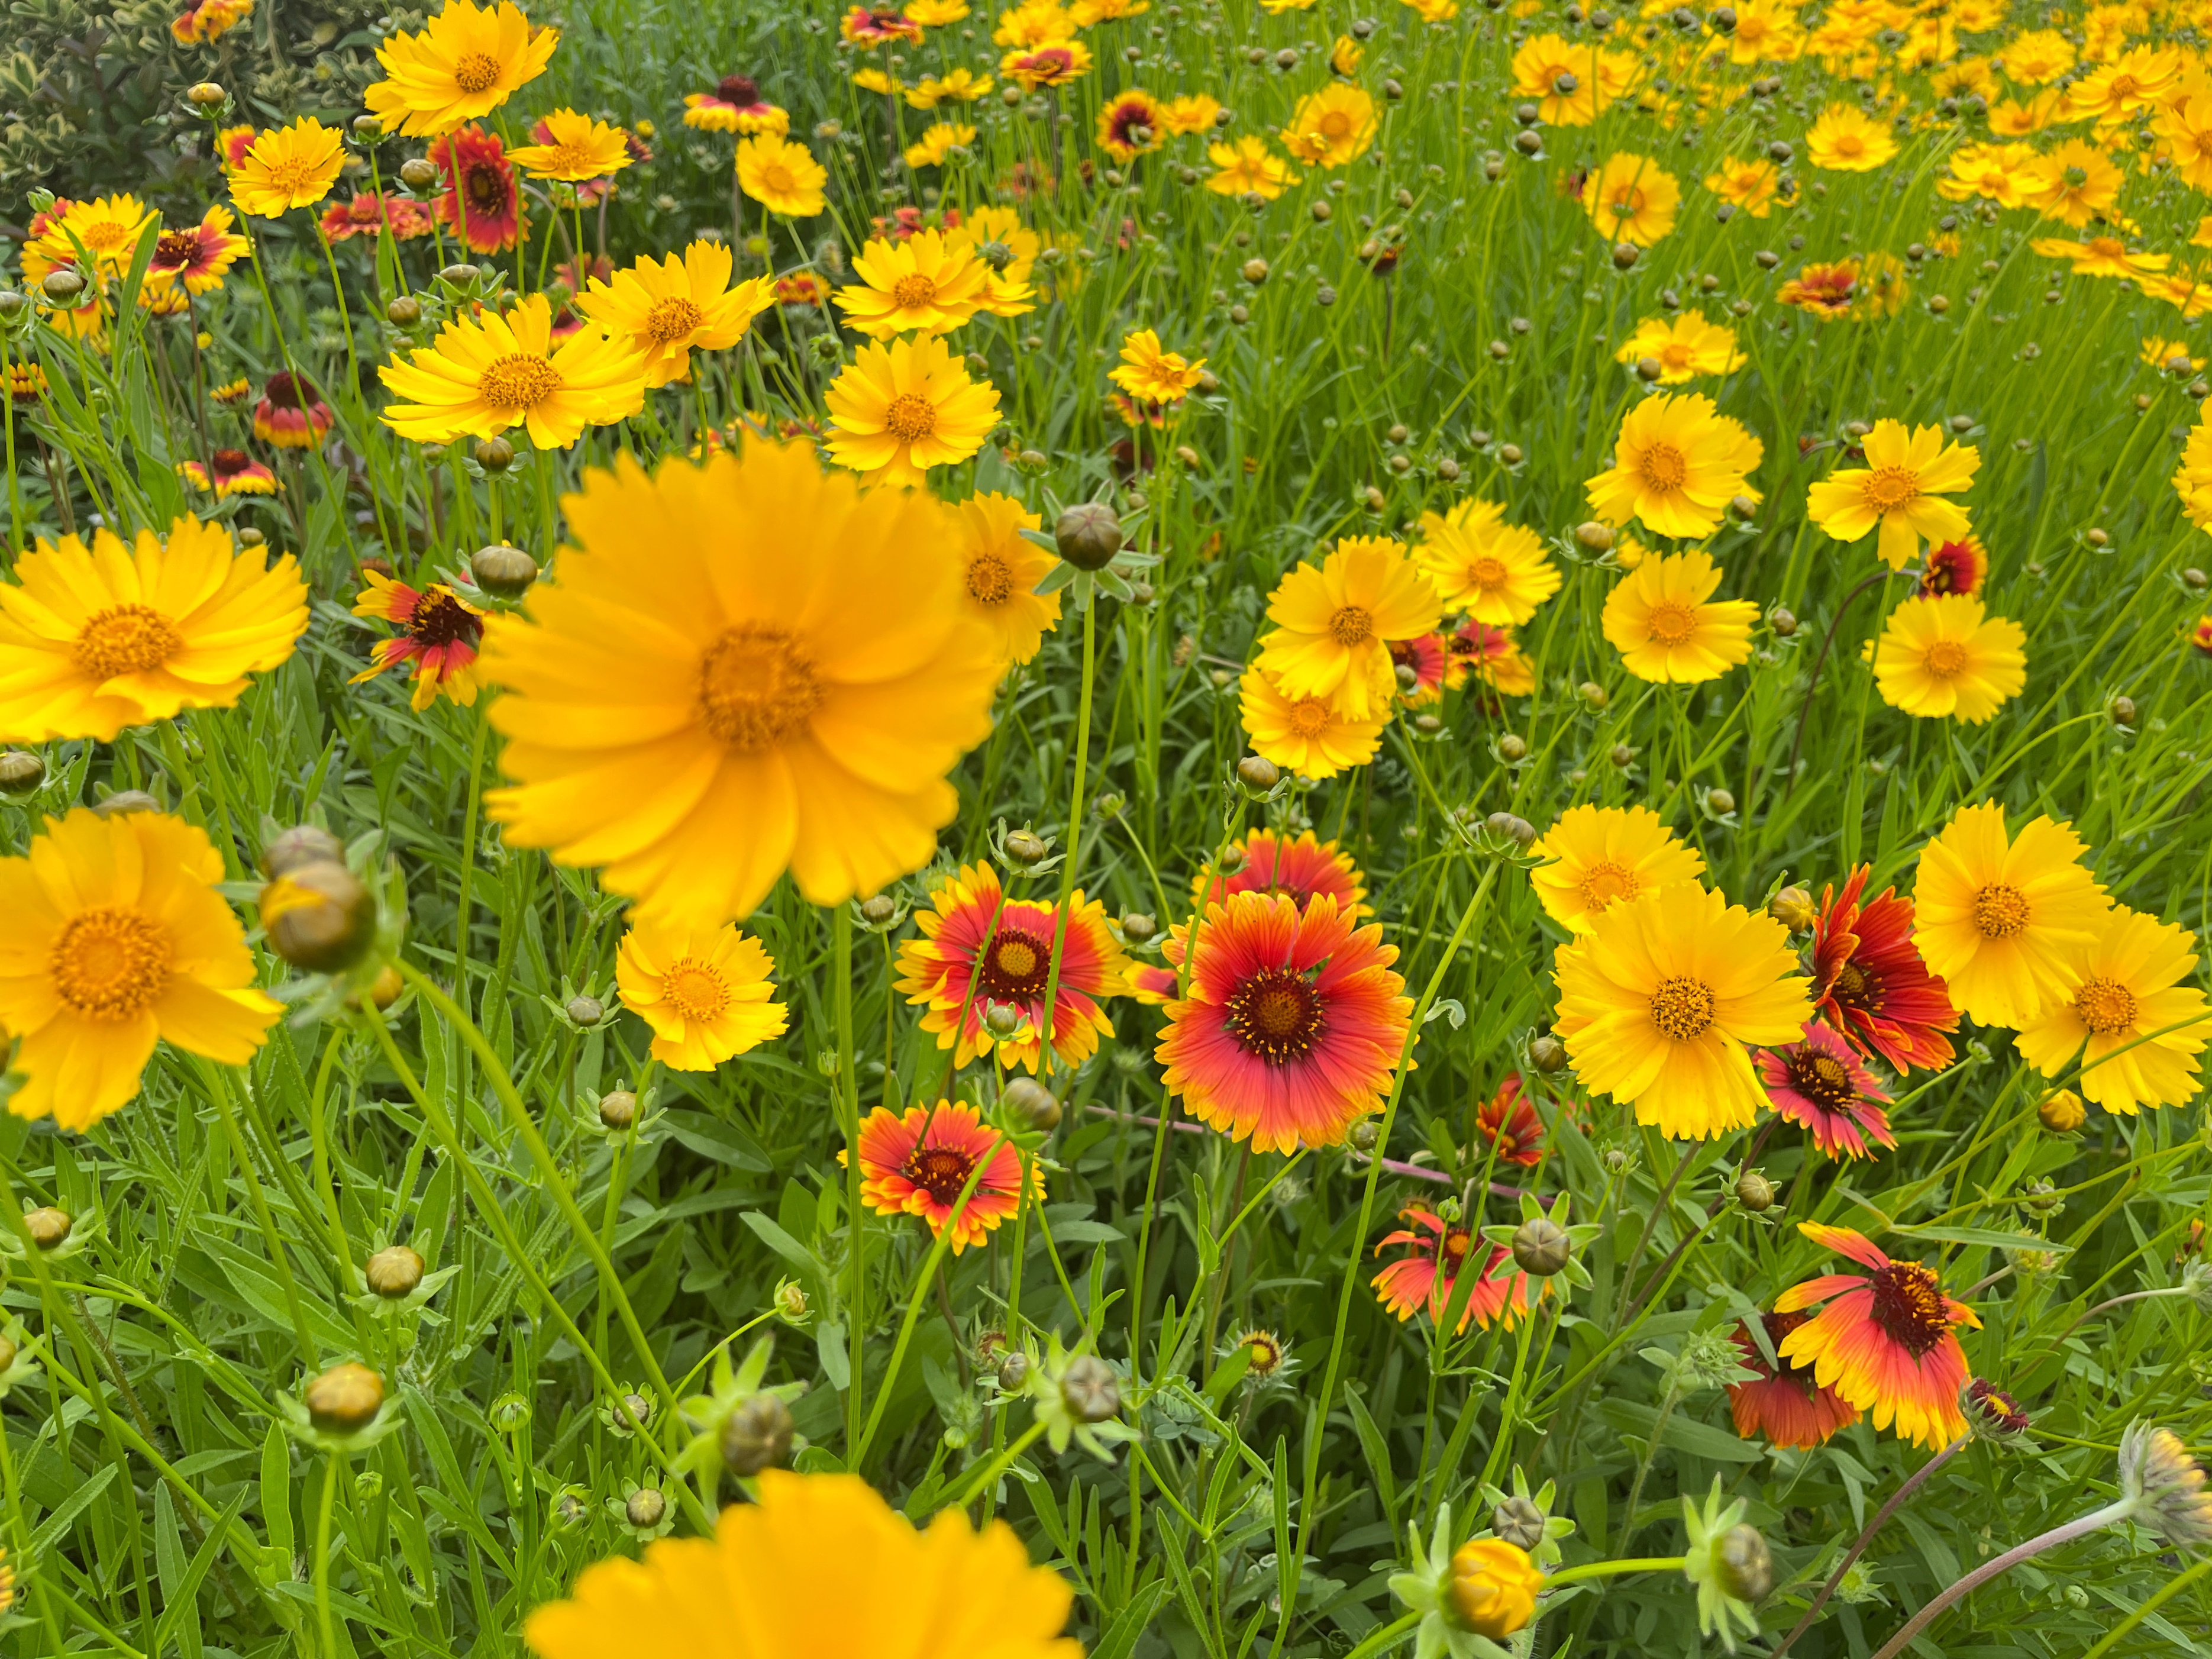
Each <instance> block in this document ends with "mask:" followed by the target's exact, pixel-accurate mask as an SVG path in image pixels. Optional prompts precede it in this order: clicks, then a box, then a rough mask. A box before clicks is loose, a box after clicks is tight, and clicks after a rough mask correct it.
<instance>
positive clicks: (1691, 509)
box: [1583, 392, 1766, 537]
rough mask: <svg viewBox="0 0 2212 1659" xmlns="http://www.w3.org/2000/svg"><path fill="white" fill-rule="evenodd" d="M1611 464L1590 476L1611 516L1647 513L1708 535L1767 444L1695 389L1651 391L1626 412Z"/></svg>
mask: <svg viewBox="0 0 2212 1659" xmlns="http://www.w3.org/2000/svg"><path fill="white" fill-rule="evenodd" d="M1765 455H1766V446H1765V445H1764V444H1762V443H1761V442H1759V440H1758V439H1756V438H1754V437H1753V436H1752V435H1751V434H1750V433H1748V432H1747V431H1746V430H1745V429H1744V428H1743V426H1742V423H1741V422H1737V421H1735V420H1731V419H1730V418H1729V416H1725V415H1723V414H1722V413H1720V412H1719V410H1717V409H1716V408H1715V407H1714V406H1713V400H1712V399H1711V398H1706V397H1702V396H1699V394H1697V393H1694V392H1692V393H1688V394H1686V395H1684V396H1680V397H1674V396H1669V395H1667V394H1665V393H1661V394H1659V395H1656V396H1654V397H1650V398H1645V399H1644V401H1643V402H1642V403H1640V404H1637V406H1636V407H1635V408H1633V409H1632V410H1629V411H1628V413H1627V414H1626V415H1625V416H1622V417H1621V422H1620V437H1619V438H1618V439H1616V440H1615V441H1614V443H1613V465H1612V467H1611V468H1610V469H1608V470H1607V471H1603V472H1601V473H1599V474H1598V475H1597V476H1596V477H1594V478H1592V479H1590V480H1589V482H1588V483H1586V484H1585V485H1584V486H1583V488H1584V489H1587V490H1588V491H1589V503H1590V508H1591V510H1592V511H1593V512H1595V513H1596V514H1597V516H1598V517H1599V518H1601V519H1603V520H1606V521H1607V522H1608V523H1611V524H1623V523H1626V521H1627V520H1630V519H1640V520H1643V523H1644V528H1645V529H1647V530H1649V531H1650V532H1652V533H1653V534H1654V535H1659V536H1684V537H1691V536H1708V535H1711V533H1712V532H1714V531H1715V530H1716V529H1717V528H1718V527H1719V526H1720V521H1721V514H1722V513H1723V512H1724V511H1725V510H1726V509H1727V507H1728V505H1729V502H1730V501H1733V500H1734V499H1735V497H1736V496H1738V495H1747V496H1749V497H1750V498H1751V499H1752V500H1753V501H1757V500H1758V499H1759V496H1758V494H1757V492H1756V491H1753V490H1751V489H1747V488H1746V487H1745V483H1744V481H1745V479H1746V478H1747V477H1750V475H1751V473H1752V471H1753V469H1754V468H1756V467H1757V466H1758V465H1759V462H1760V461H1761V460H1763V459H1765Z"/></svg>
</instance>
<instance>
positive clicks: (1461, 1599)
mask: <svg viewBox="0 0 2212 1659" xmlns="http://www.w3.org/2000/svg"><path fill="white" fill-rule="evenodd" d="M1543 1585H1544V1575H1543V1574H1542V1573H1541V1572H1539V1571H1536V1564H1535V1563H1534V1561H1531V1560H1530V1559H1528V1551H1526V1550H1524V1549H1522V1547H1520V1546H1519V1545H1517V1544H1510V1543H1508V1542H1507V1541H1505V1540H1504V1539H1503V1538H1475V1539H1470V1540H1469V1541H1468V1542H1466V1543H1464V1544H1462V1545H1461V1546H1460V1547H1459V1548H1458V1549H1457V1550H1456V1551H1455V1552H1454V1553H1453V1555H1452V1559H1451V1577H1450V1579H1449V1582H1448V1583H1446V1585H1445V1586H1444V1596H1443V1614H1444V1617H1445V1619H1446V1620H1448V1621H1449V1622H1450V1623H1452V1624H1455V1625H1456V1626H1459V1627H1460V1628H1461V1629H1462V1630H1465V1631H1472V1632H1474V1634H1475V1635H1477V1636H1486V1637H1488V1638H1491V1639H1492V1641H1496V1640H1498V1638H1501V1637H1507V1636H1510V1635H1512V1634H1513V1633H1514V1632H1516V1631H1518V1630H1522V1629H1525V1628H1526V1627H1527V1626H1528V1621H1529V1620H1531V1619H1533V1618H1534V1617H1535V1616H1536V1592H1537V1591H1538V1590H1540V1589H1542V1588H1543Z"/></svg>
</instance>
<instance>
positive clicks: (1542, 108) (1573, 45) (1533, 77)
mask: <svg viewBox="0 0 2212 1659" xmlns="http://www.w3.org/2000/svg"><path fill="white" fill-rule="evenodd" d="M1512 71H1513V95H1514V96H1515V97H1516V98H1526V99H1534V100H1535V104H1536V117H1537V119H1539V120H1541V122H1543V123H1544V125H1547V126H1554V127H1586V126H1588V125H1589V124H1590V123H1591V122H1593V121H1595V120H1596V119H1597V118H1598V117H1599V116H1601V115H1602V114H1604V113H1605V112H1606V111H1607V109H1608V108H1610V107H1611V106H1612V105H1613V100H1615V99H1616V98H1618V97H1620V95H1621V94H1623V93H1625V92H1626V91H1627V90H1628V84H1629V81H1630V78H1631V76H1632V74H1633V70H1632V67H1631V66H1629V65H1626V64H1623V63H1621V62H1620V58H1619V54H1617V53H1614V52H1607V51H1606V50H1604V49H1603V48H1601V47H1599V46H1595V45H1592V44H1590V43H1589V42H1587V41H1584V42H1577V41H1572V40H1567V39H1566V38H1565V36H1563V35H1559V34H1539V35H1535V36H1534V37H1532V38H1531V39H1529V40H1524V41H1522V43H1521V45H1520V46H1518V47H1517V48H1516V49H1515V51H1514V53H1513V64H1512Z"/></svg>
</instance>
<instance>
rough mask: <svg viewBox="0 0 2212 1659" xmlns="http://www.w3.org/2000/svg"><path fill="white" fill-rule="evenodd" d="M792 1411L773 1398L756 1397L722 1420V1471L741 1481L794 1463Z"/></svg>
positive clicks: (743, 1402)
mask: <svg viewBox="0 0 2212 1659" xmlns="http://www.w3.org/2000/svg"><path fill="white" fill-rule="evenodd" d="M795 1433H797V1430H796V1429H795V1428H794V1427H793V1424H792V1421H791V1407H788V1406H787V1405H785V1404H784V1403H783V1401H781V1400H779V1399H777V1398H776V1396H775V1395H772V1394H757V1395H751V1396H750V1397H749V1398H747V1399H745V1400H744V1401H740V1402H739V1403H738V1408H737V1410H735V1411H733V1412H732V1413H730V1414H729V1415H728V1416H727V1417H726V1418H724V1419H722V1441H721V1443H722V1467H723V1468H726V1469H727V1470H729V1472H730V1473H731V1474H734V1475H736V1476H737V1477H738V1479H739V1480H750V1479H751V1478H752V1477H753V1476H754V1475H757V1474H759V1473H760V1472H761V1471H762V1470H763V1469H775V1468H782V1467H783V1466H784V1465H785V1464H787V1463H788V1462H791V1441H792V1437H793V1435H794V1434H795Z"/></svg>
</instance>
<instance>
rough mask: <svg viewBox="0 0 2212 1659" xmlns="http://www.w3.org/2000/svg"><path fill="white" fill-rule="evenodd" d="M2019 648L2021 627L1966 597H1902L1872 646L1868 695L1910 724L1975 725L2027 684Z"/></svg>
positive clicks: (2022, 648) (2022, 638)
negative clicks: (1900, 713)
mask: <svg viewBox="0 0 2212 1659" xmlns="http://www.w3.org/2000/svg"><path fill="white" fill-rule="evenodd" d="M2026 647H2027V629H2024V628H2022V627H2021V625H2020V624H2019V623H2016V622H2014V621H2012V620H2010V619H2009V618H2008V617H1992V616H1989V615H1988V614H1986V613H1985V612H1984V611H1983V609H1982V602H1981V601H1980V600H1979V599H1974V598H1972V597H1971V596H1969V595H1967V594H1965V593H1933V594H1929V595H1928V596H1927V597H1925V598H1914V599H1907V600H1905V603H1904V604H1902V605H1899V606H1898V607H1897V609H1896V610H1894V611H1891V612H1890V613H1889V620H1888V621H1887V623H1885V624H1883V627H1882V630H1881V638H1880V639H1878V640H1876V641H1875V647H1874V681H1875V690H1878V691H1880V692H1881V700H1882V701H1883V702H1886V703H1887V704H1888V705H1889V706H1890V707H1891V708H1901V709H1903V710H1904V711H1905V713H1906V714H1911V715H1913V716H1915V717H1916V718H1918V719H1921V720H1942V719H1945V718H1948V719H1952V720H1965V721H1966V723H1967V724H1968V725H1970V726H1979V725H1980V724H1982V722H1984V720H1989V719H1990V717H1991V716H1992V715H1994V714H1996V712H1997V710H1998V709H2000V708H2003V707H2004V705H2005V704H2006V703H2008V702H2010V701H2011V700H2012V699H2013V698H2015V697H2016V696H2019V695H2020V693H2021V689H2022V688H2023V687H2025V686H2026V685H2027V649H2026Z"/></svg>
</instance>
